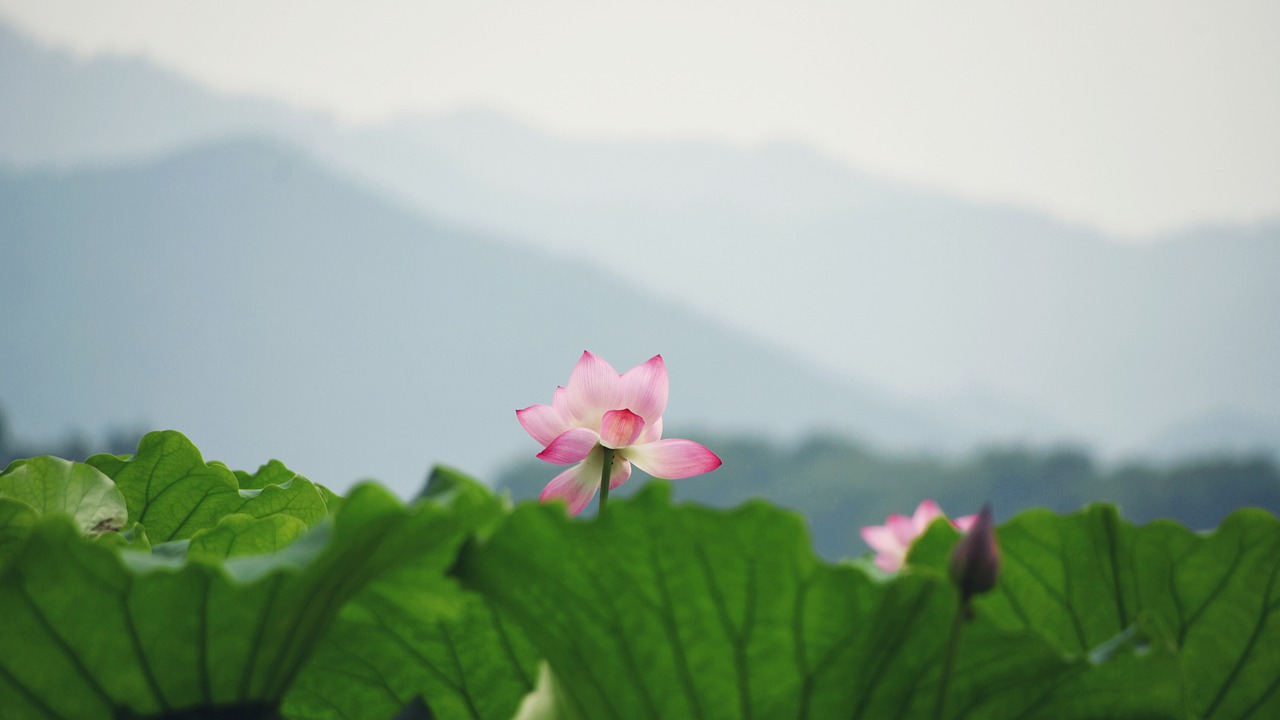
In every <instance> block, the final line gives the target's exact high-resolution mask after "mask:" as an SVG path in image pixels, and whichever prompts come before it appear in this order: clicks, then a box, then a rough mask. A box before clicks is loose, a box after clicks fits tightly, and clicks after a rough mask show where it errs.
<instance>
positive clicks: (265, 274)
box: [0, 25, 1280, 485]
mask: <svg viewBox="0 0 1280 720" xmlns="http://www.w3.org/2000/svg"><path fill="white" fill-rule="evenodd" d="M0 97H5V98H7V99H11V101H9V102H6V103H4V104H3V106H2V107H0V163H5V164H7V165H8V166H9V167H10V168H11V169H10V170H9V171H7V172H6V173H5V175H4V178H3V181H2V182H0V187H2V188H3V189H2V190H0V242H2V248H3V249H2V250H0V252H2V253H3V263H0V264H2V265H3V270H0V272H3V273H4V278H5V280H4V283H3V287H0V302H3V305H2V306H0V307H2V308H3V309H2V310H0V323H2V325H3V327H4V334H5V336H6V342H5V345H6V347H5V350H4V352H3V354H0V403H5V404H6V405H7V406H9V407H10V408H11V415H12V416H13V420H14V421H15V425H16V426H18V427H22V426H24V425H26V426H28V427H31V428H33V429H35V430H36V431H37V432H59V431H61V430H63V429H65V428H66V427H68V426H80V427H90V428H95V427H101V426H102V424H103V423H118V422H147V423H151V424H164V425H171V426H174V427H178V428H180V429H184V430H187V431H188V432H190V433H191V434H192V435H193V437H194V438H195V439H196V441H197V443H202V444H203V445H206V446H209V447H210V448H211V452H213V454H217V455H219V456H222V457H227V458H228V459H232V460H240V461H241V462H245V463H247V462H251V461H254V460H256V459H265V456H266V455H268V454H272V455H277V456H281V457H282V458H284V459H285V460H286V461H287V460H289V459H290V457H291V455H290V453H294V455H295V456H298V457H306V458H308V459H310V458H315V462H316V464H317V467H324V468H325V469H330V468H332V472H333V473H335V477H334V478H330V481H331V482H337V483H339V484H340V483H341V482H342V481H343V480H344V479H349V476H352V475H354V474H365V473H367V474H378V475H382V476H383V477H384V478H385V479H387V480H389V481H391V482H393V483H397V484H401V483H403V484H405V485H412V484H414V483H416V482H417V481H418V479H419V478H418V473H420V471H421V470H422V469H423V468H424V467H425V466H426V465H427V464H429V463H430V462H432V461H435V460H445V461H449V462H454V463H456V464H460V465H463V466H464V467H472V468H478V469H479V470H481V471H484V470H487V469H489V468H491V467H493V464H494V463H495V462H498V461H500V460H501V459H504V458H505V457H506V456H507V455H509V454H510V453H511V452H513V451H515V450H516V449H518V448H522V447H525V444H527V443H531V442H532V441H529V440H527V439H526V438H523V436H522V435H521V433H520V431H519V429H518V427H515V426H514V424H513V423H514V421H513V420H512V419H511V416H510V411H511V409H512V408H513V407H516V406H522V405H524V404H530V403H534V402H545V401H546V400H547V399H548V398H549V393H550V390H551V388H552V387H553V386H554V384H555V383H559V382H563V381H564V380H565V379H566V378H567V372H568V369H569V367H570V366H571V364H572V362H573V360H574V359H575V357H576V355H577V353H578V352H580V351H581V350H582V349H584V348H591V349H593V350H596V351H598V352H601V353H603V354H605V355H606V357H610V359H612V360H614V361H615V362H616V363H617V364H618V365H619V366H621V367H619V369H623V367H625V366H627V365H629V364H631V363H635V362H640V361H642V360H643V359H645V357H647V355H648V354H651V353H652V352H657V351H662V352H663V353H664V354H665V355H667V357H668V360H669V364H670V366H671V369H672V375H673V384H674V391H673V404H672V415H671V422H672V423H673V424H672V425H670V426H669V427H671V428H672V429H673V430H675V429H678V427H679V422H680V418H686V419H687V422H688V423H689V424H691V425H692V424H700V425H703V426H707V427H712V428H714V429H715V430H724V429H732V428H736V427H743V428H753V429H759V430H766V431H771V432H781V433H796V432H800V431H803V430H805V429H808V428H811V427H823V428H827V429H835V430H841V431H848V432H854V433H858V434H861V435H864V436H866V437H868V438H869V439H871V440H872V441H875V442H879V443H883V444H886V445H890V446H909V447H940V448H959V447H964V446H965V445H967V444H970V443H972V442H975V441H978V440H982V439H993V438H994V439H1019V438H1021V439H1033V440H1044V439H1053V438H1063V437H1067V438H1078V439H1081V440H1085V441H1089V442H1093V443H1095V444H1097V445H1098V446H1099V447H1101V448H1102V449H1103V450H1106V451H1110V452H1116V451H1121V450H1129V451H1132V450H1149V451H1153V452H1154V451H1159V452H1161V453H1174V454H1176V453H1179V452H1183V451H1184V450H1187V449H1193V450H1195V451H1201V450H1212V449H1216V448H1222V447H1227V448H1235V449H1249V448H1253V447H1257V446H1264V445H1265V446H1269V447H1275V446H1277V445H1280V414H1278V413H1277V411H1276V408H1280V333H1278V332H1277V331H1276V328H1278V327H1280V289H1278V287H1277V284H1276V283H1275V278H1276V277H1280V222H1277V223H1270V224H1263V225H1260V226H1257V227H1252V228H1202V229H1197V230H1194V231H1188V232H1186V233H1184V234H1182V235H1180V236H1178V237H1170V238H1158V239H1153V241H1152V242H1151V243H1150V244H1148V245H1145V246H1142V247H1136V246H1126V245H1121V244H1118V243H1115V242H1112V241H1110V240H1109V239H1108V238H1106V237H1105V236H1103V235H1102V234H1100V233H1098V232H1095V231H1092V230H1090V229H1088V228H1082V227H1075V226H1066V225H1063V224H1061V223H1057V222H1055V221H1053V220H1052V219H1049V218H1046V217H1044V216H1041V215H1038V214H1036V213H1034V212H1030V211H1027V210H1022V209H1017V208H1011V207H1002V206H986V205H976V204H973V203H968V202H965V201H962V200H959V199H956V198H952V197H948V196H946V195H943V194H940V193H936V192H928V191H923V190H920V189H917V188H912V187H906V186H901V185H895V184H891V183H885V182H882V181H880V180H878V179H875V178H871V177H867V176H864V175H861V174H859V173H857V172H856V171H853V170H851V169H849V168H847V167H846V166H843V165H841V164H839V163H836V162H834V161H832V160H829V159H827V158H825V157H823V156H821V155H819V154H818V153H815V152H813V151H811V150H808V149H806V148H804V147H800V146H794V145H787V144H774V145H766V146H762V147H759V148H754V149H741V148H732V147H722V146H716V145H712V144H708V143H694V142H688V143H678V142H662V143H658V142H655V143H606V142H585V141H576V140H568V139H563V138H556V137H553V136H550V135H547V134H545V133H541V132H539V131H537V130H535V129H531V128H529V127H526V126H523V125H521V124H519V123H517V122H515V121H512V120H510V119H507V118H504V117H502V116H500V115H496V114H494V113H487V112H480V111H475V112H467V113H459V114H454V115H450V116H447V117H443V118H435V119H407V120H404V121H400V122H396V123H391V124H388V125H386V126H381V127H374V128H347V127H343V126H342V125H340V124H338V123H336V122H334V121H332V120H331V119H329V118H327V117H325V116H324V115H322V114H318V113H311V112H304V111H299V110H297V109H293V108H290V107H287V106H283V105H281V104H278V103H274V102H272V101H269V100H265V99H260V98H244V97H227V96H222V95H218V94H215V93H212V92H210V91H207V90H205V89H203V88H201V87H200V86H199V85H197V84H195V83H192V82H190V81H188V80H186V79H183V78H181V77H179V76H176V75H174V74H171V73H169V72H167V71H165V70H163V69H160V68H157V67H155V66H153V65H151V64H149V63H147V62H145V61H143V60H138V59H131V58H117V57H98V58H91V59H80V58H76V57H74V56H72V55H70V54H69V53H65V52H62V51H58V50H55V49H50V48H45V47H42V46H39V45H36V44H33V43H31V42H30V41H28V40H26V39H24V38H23V37H21V36H20V35H19V34H18V33H16V32H15V31H12V30H9V29H6V28H5V27H4V26H3V25H0ZM248 135H258V136H264V137H272V138H277V140H263V139H252V138H248V137H246V136H248ZM225 138H232V139H225ZM281 140H282V141H284V144H282V143H281V142H280V141H281ZM85 164H88V165H90V166H92V167H90V168H88V169H84V168H80V167H79V166H83V165H85ZM49 166H56V167H60V168H61V169H52V168H50V167H49ZM73 167H76V168H78V169H71V168H73ZM195 348H199V349H198V350H197V349H195ZM870 388H877V389H876V390H871V389H870ZM344 443H345V444H344ZM218 451H220V452H218ZM232 456H236V457H232ZM472 457H476V458H479V457H483V458H484V459H483V460H478V461H477V464H476V465H472V466H468V458H472ZM241 458H243V459H241ZM380 458H381V459H380ZM302 469H303V470H304V471H306V470H307V469H308V468H302ZM313 472H314V471H313ZM406 476H412V477H406ZM402 478H403V479H402ZM317 479H324V478H317Z"/></svg>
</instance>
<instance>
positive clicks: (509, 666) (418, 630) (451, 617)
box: [284, 468, 538, 720]
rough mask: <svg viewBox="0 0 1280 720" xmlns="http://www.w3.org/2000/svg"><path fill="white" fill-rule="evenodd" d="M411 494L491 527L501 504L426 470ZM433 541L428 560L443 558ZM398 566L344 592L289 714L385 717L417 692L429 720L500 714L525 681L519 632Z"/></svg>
mask: <svg viewBox="0 0 1280 720" xmlns="http://www.w3.org/2000/svg"><path fill="white" fill-rule="evenodd" d="M420 497H422V498H425V499H427V500H429V501H431V502H439V503H442V504H446V505H448V506H449V507H451V508H453V510H454V511H455V512H457V513H458V514H459V515H461V516H463V517H467V518H469V519H470V521H471V522H472V523H473V524H474V529H473V532H474V531H483V530H484V529H488V528H492V527H494V526H496V525H497V523H498V522H500V521H501V519H502V517H504V516H505V513H506V508H505V505H504V503H503V502H502V501H500V500H499V499H498V498H496V497H495V496H494V495H493V494H492V493H491V492H489V490H488V489H487V488H485V487H484V486H483V485H481V484H480V483H478V482H477V481H475V480H473V479H471V478H469V477H467V476H466V475H463V474H462V473H460V472H457V471H455V470H450V469H448V468H436V469H435V470H433V471H432V474H431V477H430V479H429V481H428V483H427V485H426V487H425V489H424V490H423V492H422V494H421V495H420ZM455 554H456V547H450V546H442V547H440V548H437V549H436V551H435V552H433V554H432V559H431V561H430V563H428V564H429V565H432V566H439V565H441V564H443V565H449V564H452V562H453V560H454V556H455ZM413 570H414V568H410V567H406V568H402V569H401V570H399V571H397V572H395V573H392V574H389V575H388V576H387V577H386V578H384V579H382V580H380V581H378V582H377V583H374V584H373V585H371V586H370V587H369V588H368V589H366V590H365V591H364V592H362V593H361V594H360V595H358V596H357V597H356V598H354V599H353V600H352V601H351V602H350V603H348V604H347V606H346V607H344V608H343V611H342V613H341V614H340V615H339V617H338V619H337V620H336V621H335V622H334V624H333V626H332V627H331V628H330V630H329V632H328V633H327V634H326V635H325V638H324V640H323V641H322V642H321V643H320V644H319V646H318V647H317V648H316V652H315V655H314V657H313V659H312V662H311V663H310V664H309V665H307V667H306V668H304V670H303V672H302V674H301V675H300V676H299V677H298V681H297V682H296V683H295V684H294V687H293V689H292V690H291V691H290V693H289V695H288V697H287V698H286V702H285V706H284V710H285V714H286V715H287V716H288V717H290V718H294V719H295V720H327V719H331V718H371V719H378V720H381V719H382V718H390V717H392V716H393V715H395V713H396V711H397V710H398V709H400V708H403V707H406V706H408V705H409V704H410V702H411V701H412V700H413V699H414V698H422V699H423V700H424V701H425V702H426V704H427V706H429V707H430V709H431V712H432V713H433V714H434V717H438V718H482V719H483V720H509V719H510V718H511V717H512V715H513V714H514V713H515V711H516V709H517V708H518V706H519V704H520V702H521V700H522V699H523V697H524V696H525V695H526V694H527V693H529V692H530V690H532V689H533V681H534V673H535V668H536V664H537V660H538V655H537V653H536V651H535V650H534V649H533V647H532V645H530V644H529V641H528V640H527V639H526V638H525V636H524V633H523V632H522V631H521V630H520V628H519V627H517V626H516V625H515V623H514V622H513V621H512V620H511V619H510V618H506V617H505V616H503V614H502V613H501V612H500V611H499V610H498V609H497V608H496V607H494V605H493V603H491V602H489V601H488V600H486V599H485V598H483V597H480V596H478V595H474V594H467V595H466V596H464V598H463V602H462V605H461V606H460V607H459V606H457V605H456V604H452V603H446V604H442V603H441V601H440V600H441V598H442V597H447V596H446V595H444V594H442V593H441V592H440V591H439V590H438V586H439V585H440V583H441V582H443V580H442V578H440V577H439V576H438V575H437V576H431V575H424V574H422V573H418V572H414V571H413Z"/></svg>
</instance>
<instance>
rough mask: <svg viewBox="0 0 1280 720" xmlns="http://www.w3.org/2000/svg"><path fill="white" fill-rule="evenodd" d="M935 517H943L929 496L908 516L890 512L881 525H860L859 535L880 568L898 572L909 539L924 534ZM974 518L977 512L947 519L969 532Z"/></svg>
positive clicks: (903, 559)
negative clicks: (868, 546) (862, 526)
mask: <svg viewBox="0 0 1280 720" xmlns="http://www.w3.org/2000/svg"><path fill="white" fill-rule="evenodd" d="M938 517H945V516H944V515H943V514H942V508H940V507H938V503H936V502H934V501H932V500H925V501H924V502H922V503H920V505H919V506H917V507H916V511H915V513H914V514H912V516H911V517H907V516H905V515H896V514H895V515H890V516H889V517H888V518H886V519H885V522H884V525H868V526H866V527H864V528H862V530H861V534H862V539H863V540H866V541H867V544H868V545H870V546H871V549H872V550H875V551H876V565H877V566H878V567H879V568H880V569H881V570H884V571H885V572H898V571H899V570H901V569H902V566H903V565H904V564H905V563H906V561H907V552H908V551H910V550H911V543H913V542H915V539H916V538H918V537H920V536H921V535H923V534H924V531H925V530H927V529H929V525H930V524H932V523H933V521H934V519H936V518H938ZM977 519H978V516H977V515H966V516H964V517H962V518H957V519H955V520H953V521H950V522H951V525H952V526H953V527H955V528H956V529H958V530H961V531H964V532H968V530H969V528H970V527H972V526H973V523H974V522H975V521H976V520H977Z"/></svg>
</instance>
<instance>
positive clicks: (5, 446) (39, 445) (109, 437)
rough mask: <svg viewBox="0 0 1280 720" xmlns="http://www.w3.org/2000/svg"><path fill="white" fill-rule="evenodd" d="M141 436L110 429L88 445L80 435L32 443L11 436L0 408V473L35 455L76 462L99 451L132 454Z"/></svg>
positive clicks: (7, 420)
mask: <svg viewBox="0 0 1280 720" xmlns="http://www.w3.org/2000/svg"><path fill="white" fill-rule="evenodd" d="M143 434H144V432H143V431H140V430H132V429H130V430H125V429H112V430H109V431H107V433H106V435H105V437H104V438H103V440H102V441H101V442H97V441H94V442H90V441H89V439H88V438H87V437H86V436H85V435H83V434H81V433H79V432H74V433H72V434H70V435H68V436H67V437H64V438H59V439H56V440H53V441H49V442H33V441H30V440H24V439H21V438H19V437H17V436H15V435H14V434H13V431H12V429H11V428H10V426H9V418H8V416H7V415H5V413H4V408H0V470H3V469H4V468H6V467H8V466H9V463H11V462H13V461H14V460H18V459H21V458H29V457H36V456H38V455H53V456H55V457H60V458H66V459H67V460H76V461H80V460H84V459H85V458H87V457H89V456H90V455H94V454H96V453H102V452H107V453H112V454H114V455H132V454H133V453H134V452H136V451H137V449H138V440H140V439H141V438H142V436H143Z"/></svg>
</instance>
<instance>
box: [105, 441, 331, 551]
mask: <svg viewBox="0 0 1280 720" xmlns="http://www.w3.org/2000/svg"><path fill="white" fill-rule="evenodd" d="M86 462H87V463H89V464H90V465H93V466H94V467H96V468H98V469H99V470H101V471H102V472H103V473H105V474H106V475H107V476H108V477H110V478H111V479H112V480H114V481H115V484H116V486H117V487H119V488H120V492H121V493H123V494H124V499H125V502H126V504H127V505H128V510H129V517H130V518H132V519H133V520H136V521H137V522H140V523H143V524H145V525H146V528H147V534H148V535H149V536H150V537H151V539H152V541H153V542H157V543H164V542H170V541H174V540H184V539H187V538H190V537H192V536H194V535H195V534H196V533H198V532H200V531H201V530H205V529H207V528H212V527H214V526H215V525H217V524H218V522H219V521H220V520H221V519H222V518H224V517H226V516H227V515H232V514H237V513H238V514H243V515H249V516H252V517H258V518H261V517H267V516H269V515H276V514H279V515H288V516H291V517H294V518H297V519H298V520H300V521H301V522H302V523H303V524H304V525H306V526H311V525H313V524H315V523H316V522H318V521H319V520H320V519H321V518H323V517H325V515H326V514H327V513H328V509H327V506H326V504H325V499H324V496H323V495H321V493H320V491H319V490H317V489H316V486H315V485H313V484H312V483H311V481H309V480H307V479H306V478H304V477H302V476H301V475H298V474H297V473H294V472H292V471H290V470H288V469H287V468H285V467H284V465H282V464H280V463H278V462H275V461H273V462H272V463H268V464H267V465H264V466H263V467H262V469H260V470H259V472H258V473H257V474H255V475H248V474H246V473H240V474H237V473H234V472H232V471H231V470H228V469H227V468H226V466H225V465H223V464H222V463H218V462H209V463H206V462H205V461H204V458H203V457H202V456H201V455H200V451H199V450H198V449H197V448H196V447H195V445H193V444H191V441H190V440H188V439H187V438H186V437H184V436H183V435H182V434H181V433H177V432H174V431H171V430H170V431H163V432H152V433H148V434H147V435H145V436H144V437H143V438H142V440H141V441H140V442H139V444H138V452H137V454H135V455H134V456H133V457H132V458H122V457H119V456H115V455H94V456H93V457H90V458H89V459H88V460H87V461H86ZM241 479H244V480H245V481H246V482H248V483H249V486H248V487H242V486H241V485H240V481H241Z"/></svg>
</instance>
